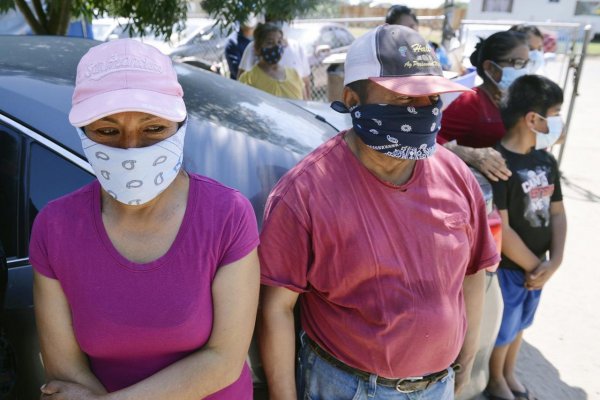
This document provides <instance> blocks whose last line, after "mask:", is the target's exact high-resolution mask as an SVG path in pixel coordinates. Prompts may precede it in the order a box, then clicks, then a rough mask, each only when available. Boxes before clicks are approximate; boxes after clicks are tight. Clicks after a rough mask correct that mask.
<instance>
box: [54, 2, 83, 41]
mask: <svg viewBox="0 0 600 400" xmlns="http://www.w3.org/2000/svg"><path fill="white" fill-rule="evenodd" d="M60 3H61V4H60V17H59V25H58V27H59V30H58V32H57V33H58V34H59V35H66V34H67V30H68V29H69V22H71V1H70V0H62V1H61V2H60ZM83 29H85V28H83Z"/></svg>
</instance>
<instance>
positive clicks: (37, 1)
mask: <svg viewBox="0 0 600 400" xmlns="http://www.w3.org/2000/svg"><path fill="white" fill-rule="evenodd" d="M32 2H33V7H34V10H35V13H36V14H37V18H38V21H39V22H40V24H41V25H42V26H44V27H45V28H46V29H48V26H47V24H48V16H47V15H46V11H45V10H44V7H43V6H42V2H41V0H33V1H32Z"/></svg>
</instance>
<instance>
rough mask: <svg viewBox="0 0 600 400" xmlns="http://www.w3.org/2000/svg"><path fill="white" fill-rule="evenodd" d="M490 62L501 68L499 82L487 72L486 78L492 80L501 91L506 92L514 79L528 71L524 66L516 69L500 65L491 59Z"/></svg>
mask: <svg viewBox="0 0 600 400" xmlns="http://www.w3.org/2000/svg"><path fill="white" fill-rule="evenodd" d="M492 63H493V64H494V65H495V66H496V67H498V68H500V69H501V70H502V78H500V82H496V81H495V80H494V79H493V78H492V77H491V76H490V75H489V74H488V78H490V79H491V81H492V82H494V83H495V84H496V86H498V88H499V89H500V90H502V91H503V92H506V91H507V90H508V88H509V87H510V85H512V83H513V82H514V81H516V80H517V79H518V78H520V77H522V76H523V75H527V73H528V72H529V71H528V69H527V68H525V67H524V68H521V69H516V68H515V67H501V66H499V65H498V64H496V63H495V62H493V61H492ZM486 74H487V72H486Z"/></svg>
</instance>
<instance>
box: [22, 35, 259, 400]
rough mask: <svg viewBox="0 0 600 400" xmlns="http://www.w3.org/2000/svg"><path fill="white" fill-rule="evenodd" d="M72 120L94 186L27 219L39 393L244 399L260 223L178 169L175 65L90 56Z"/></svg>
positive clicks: (242, 203) (217, 189)
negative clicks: (41, 377)
mask: <svg viewBox="0 0 600 400" xmlns="http://www.w3.org/2000/svg"><path fill="white" fill-rule="evenodd" d="M69 120H70V122H71V123H72V124H73V125H74V126H75V127H77V128H78V132H79V136H80V138H81V140H82V145H83V149H84V152H85V154H86V156H87V158H88V161H89V162H90V164H91V166H92V168H93V170H94V172H95V173H96V176H97V178H98V180H96V181H94V182H92V183H91V184H89V185H87V186H85V187H83V188H81V189H79V190H77V191H76V192H73V193H71V194H69V195H67V196H65V197H62V198H60V199H58V200H55V201H53V202H51V203H49V204H48V206H47V207H45V208H44V210H42V212H40V214H39V215H38V217H37V218H36V221H35V224H34V228H33V232H32V238H31V248H30V259H31V263H32V265H33V267H34V268H35V274H34V296H35V308H36V318H37V326H38V331H39V336H40V344H41V349H42V356H43V361H44V368H45V370H46V378H47V383H46V384H45V385H44V386H43V387H42V389H41V390H42V398H48V399H60V400H63V399H65V400H70V399H73V400H75V399H77V400H92V399H109V400H116V399H144V400H154V399H156V400H159V399H160V400H164V399H178V400H198V399H201V398H210V399H247V400H249V399H252V382H251V377H250V371H249V368H248V366H247V364H246V361H245V360H246V355H247V351H248V347H249V344H250V339H251V336H252V331H253V328H254V321H255V313H256V307H257V301H258V288H259V268H258V261H257V256H256V247H257V245H258V232H257V227H256V220H255V216H254V213H253V211H252V207H251V205H250V203H249V202H248V200H247V199H245V198H244V197H243V196H242V195H241V194H240V193H239V192H237V191H235V190H233V189H230V188H227V187H225V186H223V185H221V184H219V183H218V182H216V181H213V180H211V179H209V178H205V177H202V176H198V175H194V174H189V173H187V172H186V171H184V170H183V169H182V168H181V166H182V160H183V143H184V138H185V130H186V109H185V105H184V103H183V91H182V89H181V86H180V85H179V83H178V82H177V75H176V73H175V70H174V69H173V66H172V64H171V60H170V59H169V58H168V57H166V56H164V55H162V54H161V53H160V52H159V51H158V50H156V49H154V48H152V47H150V46H147V45H144V44H142V43H139V42H137V41H134V40H130V39H124V40H117V41H112V42H108V43H104V44H101V45H99V46H96V47H93V48H92V49H90V50H89V51H88V53H87V54H86V55H84V56H83V58H82V59H81V61H80V63H79V65H78V68H77V80H76V87H75V92H74V94H73V108H72V109H71V113H70V115H69Z"/></svg>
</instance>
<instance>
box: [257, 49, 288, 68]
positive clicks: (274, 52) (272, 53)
mask: <svg viewBox="0 0 600 400" xmlns="http://www.w3.org/2000/svg"><path fill="white" fill-rule="evenodd" d="M283 50H284V47H283V46H273V47H263V48H262V49H260V55H261V56H262V58H263V59H264V60H265V61H266V62H268V63H269V64H277V63H278V62H279V60H281V56H282V55H283Z"/></svg>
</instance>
